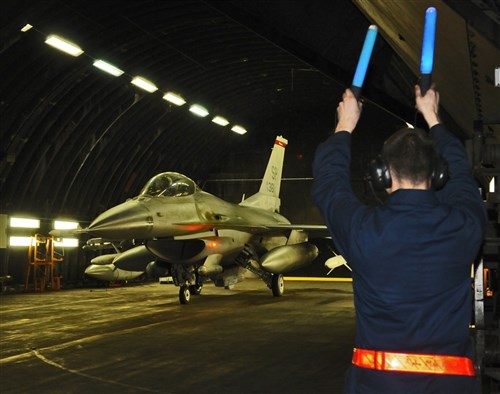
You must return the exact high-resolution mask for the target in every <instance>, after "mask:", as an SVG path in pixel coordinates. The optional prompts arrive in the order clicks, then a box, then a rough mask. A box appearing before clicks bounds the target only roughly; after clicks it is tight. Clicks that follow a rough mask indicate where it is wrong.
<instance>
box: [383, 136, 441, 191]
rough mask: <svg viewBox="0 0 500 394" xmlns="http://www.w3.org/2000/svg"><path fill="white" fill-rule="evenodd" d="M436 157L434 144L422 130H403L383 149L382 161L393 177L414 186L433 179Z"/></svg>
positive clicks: (390, 139) (390, 138)
mask: <svg viewBox="0 0 500 394" xmlns="http://www.w3.org/2000/svg"><path fill="white" fill-rule="evenodd" d="M436 157H437V153H436V148H435V147H434V142H433V141H432V138H431V137H430V136H429V134H428V133H427V132H425V131H424V130H422V129H410V128H405V129H401V130H399V131H397V132H396V133H394V134H393V135H392V136H390V137H389V138H388V139H387V140H386V141H385V143H384V146H383V148H382V159H383V160H384V162H385V164H386V165H387V167H388V168H389V171H391V177H393V178H397V179H399V180H401V179H405V180H408V181H410V182H411V183H412V184H414V185H415V184H418V183H422V182H426V181H428V180H430V179H431V177H432V173H433V170H434V165H435V160H436Z"/></svg>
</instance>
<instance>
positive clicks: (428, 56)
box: [419, 7, 437, 96]
mask: <svg viewBox="0 0 500 394" xmlns="http://www.w3.org/2000/svg"><path fill="white" fill-rule="evenodd" d="M436 19H437V11H436V9H435V8H434V7H429V8H427V11H425V25H424V37H423V39H422V57H421V58H420V83H419V85H420V91H421V92H422V96H425V93H427V90H429V88H430V87H431V74H432V67H433V64H434V41H435V38H436Z"/></svg>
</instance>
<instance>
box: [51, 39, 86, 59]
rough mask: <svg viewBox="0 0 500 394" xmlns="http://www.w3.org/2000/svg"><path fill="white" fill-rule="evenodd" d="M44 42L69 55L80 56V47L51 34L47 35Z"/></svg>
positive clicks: (81, 51)
mask: <svg viewBox="0 0 500 394" xmlns="http://www.w3.org/2000/svg"><path fill="white" fill-rule="evenodd" d="M45 43H46V44H48V45H50V46H51V47H54V48H56V49H59V50H60V51H63V52H66V53H67V54H69V55H71V56H75V57H76V56H80V55H81V54H82V53H83V50H82V48H80V47H79V46H78V45H76V44H73V43H72V42H69V41H67V40H65V39H64V38H61V37H59V36H56V35H53V34H52V35H50V36H48V37H47V39H46V40H45Z"/></svg>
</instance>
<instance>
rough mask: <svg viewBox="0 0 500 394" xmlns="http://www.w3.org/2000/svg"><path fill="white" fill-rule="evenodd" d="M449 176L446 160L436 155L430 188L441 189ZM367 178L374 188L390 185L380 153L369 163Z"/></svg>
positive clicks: (387, 168) (390, 181)
mask: <svg viewBox="0 0 500 394" xmlns="http://www.w3.org/2000/svg"><path fill="white" fill-rule="evenodd" d="M449 177H450V175H449V171H448V162H447V161H446V160H445V159H444V158H443V157H442V156H438V157H436V160H435V163H434V169H433V170H432V175H431V188H433V189H434V190H439V189H441V188H442V187H443V186H444V185H445V184H446V182H447V181H448V178H449ZM367 179H368V181H370V182H371V184H372V185H373V187H374V188H375V189H376V190H384V189H387V188H390V187H391V185H392V178H391V172H390V171H389V167H387V165H386V164H385V162H384V160H383V159H382V156H381V155H379V156H377V157H376V158H375V159H374V160H372V161H371V163H370V164H369V166H368V175H367Z"/></svg>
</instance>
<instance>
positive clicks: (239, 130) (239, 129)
mask: <svg viewBox="0 0 500 394" xmlns="http://www.w3.org/2000/svg"><path fill="white" fill-rule="evenodd" d="M231 131H234V132H235V133H236V134H240V135H243V134H245V133H246V132H247V131H246V130H245V129H244V128H243V127H241V126H238V125H234V126H233V127H231Z"/></svg>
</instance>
